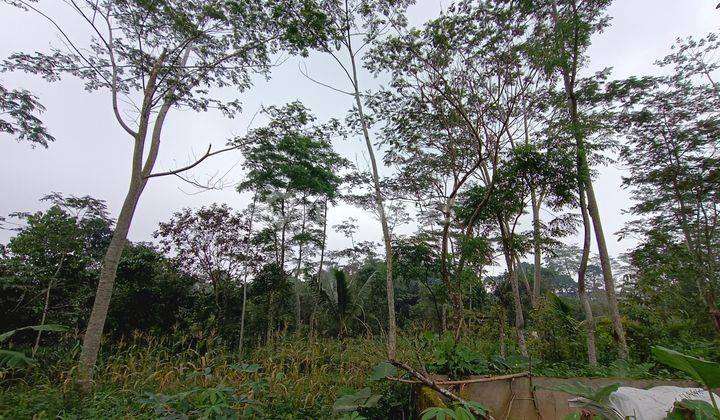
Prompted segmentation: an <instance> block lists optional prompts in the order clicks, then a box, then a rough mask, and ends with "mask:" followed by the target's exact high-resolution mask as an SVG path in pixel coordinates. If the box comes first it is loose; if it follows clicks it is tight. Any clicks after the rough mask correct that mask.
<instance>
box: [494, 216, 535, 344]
mask: <svg viewBox="0 0 720 420" xmlns="http://www.w3.org/2000/svg"><path fill="white" fill-rule="evenodd" d="M498 222H499V224H500V234H501V236H502V244H503V254H505V263H506V265H507V270H508V278H509V281H510V286H511V287H512V295H513V304H514V309H515V328H516V329H517V334H518V347H520V354H522V355H523V356H524V357H527V355H528V351H527V344H526V343H525V317H524V315H523V307H522V301H521V300H520V285H519V284H518V278H517V270H516V268H515V258H514V256H513V253H514V251H513V250H512V248H511V245H510V243H511V239H512V238H511V237H510V231H509V230H508V229H507V226H506V224H505V220H504V219H503V218H502V217H498Z"/></svg>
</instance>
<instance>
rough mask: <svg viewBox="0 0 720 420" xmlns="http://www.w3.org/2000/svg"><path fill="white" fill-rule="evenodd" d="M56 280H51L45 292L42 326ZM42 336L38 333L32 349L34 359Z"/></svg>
mask: <svg viewBox="0 0 720 420" xmlns="http://www.w3.org/2000/svg"><path fill="white" fill-rule="evenodd" d="M53 282H54V279H50V281H49V282H48V287H47V290H46V291H45V304H44V305H43V311H42V317H41V318H40V325H41V326H42V325H45V319H46V318H47V313H48V308H49V307H50V290H51V289H52V286H53ZM41 336H42V331H38V332H37V336H36V337H35V345H34V346H33V349H32V357H35V353H37V350H38V348H39V347H40V337H41Z"/></svg>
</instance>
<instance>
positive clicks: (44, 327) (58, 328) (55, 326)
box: [23, 324, 68, 332]
mask: <svg viewBox="0 0 720 420" xmlns="http://www.w3.org/2000/svg"><path fill="white" fill-rule="evenodd" d="M26 328H29V329H31V330H35V331H54V332H65V331H67V330H68V327H66V326H64V325H58V324H45V325H33V326H30V327H26ZM23 329H24V328H23Z"/></svg>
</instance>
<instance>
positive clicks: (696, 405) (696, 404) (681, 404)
mask: <svg viewBox="0 0 720 420" xmlns="http://www.w3.org/2000/svg"><path fill="white" fill-rule="evenodd" d="M688 418H691V419H695V420H718V419H720V412H718V411H717V410H716V409H715V408H713V406H712V405H710V404H709V403H707V402H706V401H699V400H682V401H676V402H675V404H674V405H673V409H672V411H671V412H670V413H669V414H668V416H667V420H685V419H688Z"/></svg>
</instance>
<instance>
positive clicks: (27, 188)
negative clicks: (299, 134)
mask: <svg viewBox="0 0 720 420" xmlns="http://www.w3.org/2000/svg"><path fill="white" fill-rule="evenodd" d="M40 4H42V5H44V6H45V7H46V10H49V11H50V12H53V13H55V16H57V17H58V20H59V21H60V22H61V23H62V24H64V25H65V26H66V27H68V28H69V33H70V34H71V36H72V37H73V38H76V39H79V40H82V39H86V38H87V32H86V30H85V27H84V26H83V25H82V23H81V22H80V21H78V20H77V19H76V18H75V17H73V16H72V15H71V14H69V13H67V12H66V11H65V9H66V7H65V6H64V5H63V4H62V2H59V1H56V0H44V1H41V2H40ZM448 4H449V2H448V1H437V0H419V1H418V5H416V6H414V7H413V8H412V9H411V10H410V19H411V22H412V23H413V24H414V25H419V24H422V22H423V21H425V20H426V19H428V18H430V17H432V16H435V15H437V13H438V12H439V10H440V8H441V7H442V6H443V5H448ZM716 5H717V0H615V2H614V4H613V5H612V6H611V7H610V9H609V14H610V16H612V18H613V19H612V23H611V26H610V27H609V28H608V29H607V30H606V31H605V32H604V33H602V34H598V35H597V36H596V37H595V38H594V40H593V45H592V47H591V49H590V51H589V55H590V65H589V68H588V71H596V70H600V69H602V68H605V67H612V68H613V69H614V71H613V75H614V76H615V77H618V78H622V77H626V76H630V75H646V74H656V73H657V72H658V69H657V68H656V67H655V66H654V65H653V62H654V61H655V60H657V59H659V58H662V57H663V56H664V55H666V54H667V52H668V51H669V49H670V46H671V45H672V44H673V43H674V40H675V39H676V38H677V37H686V36H704V35H705V34H707V33H708V32H711V31H713V30H715V29H717V27H718V23H719V22H720V11H718V10H716V9H715V6H716ZM0 40H1V41H0V58H4V57H6V56H7V55H9V54H11V53H13V52H17V51H25V52H32V51H47V48H48V46H50V45H56V46H59V45H61V44H60V42H59V39H58V38H57V36H56V33H55V32H54V31H53V30H52V28H51V27H50V26H49V25H48V24H47V21H44V20H42V19H41V18H39V17H38V16H36V15H33V14H31V13H26V12H22V11H18V10H16V9H14V8H12V7H9V6H7V5H5V4H2V5H0ZM300 65H302V66H306V67H307V69H308V71H309V72H310V73H311V75H312V76H313V77H315V78H317V79H320V80H323V81H325V82H328V83H331V84H337V85H341V84H342V83H343V79H342V78H341V77H340V74H339V73H338V69H337V68H336V67H335V66H334V65H333V63H331V62H330V61H328V59H327V58H326V57H323V56H315V55H312V56H310V57H309V58H306V59H299V58H289V59H288V60H287V61H286V62H285V63H284V64H283V65H281V66H280V67H278V68H277V69H276V70H275V71H274V72H273V74H272V79H271V80H270V81H269V82H265V81H264V80H259V81H258V82H257V83H256V84H255V86H254V87H253V88H252V89H251V90H250V91H248V92H245V93H243V94H241V95H240V98H241V100H242V102H243V104H244V109H245V111H244V113H243V114H242V115H240V116H238V117H236V118H235V119H233V120H229V119H226V118H224V117H222V116H220V115H219V114H216V113H212V112H211V113H202V114H198V113H194V112H189V111H182V112H181V111H177V110H175V111H173V112H171V114H170V116H169V118H168V122H167V124H166V127H165V129H164V136H163V143H162V146H161V147H162V149H161V153H160V159H159V161H158V165H157V169H160V170H163V169H172V168H174V167H176V166H178V165H182V164H184V163H187V162H188V161H190V159H191V158H192V156H193V153H195V154H198V153H202V152H203V151H204V150H205V149H206V148H207V145H208V144H210V143H213V144H215V145H222V144H224V142H225V140H226V139H228V138H231V137H233V136H235V135H239V134H242V133H244V132H245V131H246V130H247V128H248V125H249V123H250V121H251V119H252V118H251V117H252V116H253V115H254V114H255V113H256V111H257V110H258V109H259V108H260V107H261V106H262V105H273V104H277V105H281V104H284V103H287V102H289V101H293V100H298V99H299V100H301V101H302V102H304V103H305V105H307V106H308V107H309V108H310V109H312V110H313V112H314V113H315V115H316V116H317V117H318V118H319V120H321V121H322V120H325V119H328V118H332V117H337V118H342V117H343V116H344V115H345V112H346V110H347V109H349V108H350V107H351V98H349V97H346V96H343V95H342V94H338V93H335V92H332V91H330V90H328V89H327V88H324V87H321V86H318V85H316V84H314V83H312V82H311V81H309V80H307V79H306V78H304V77H303V76H302V75H301V74H300V71H299V70H298V67H299V66H300ZM0 81H2V83H3V84H4V85H5V86H6V87H7V88H20V87H22V88H27V89H29V90H31V91H33V92H35V93H36V94H37V95H38V96H39V97H40V99H41V102H42V103H43V104H44V105H45V106H46V107H47V112H46V113H45V114H44V115H43V117H42V118H43V120H44V121H45V124H46V125H47V127H48V128H49V129H50V131H51V133H52V134H53V135H54V136H55V138H56V139H57V140H56V142H55V143H53V144H51V145H50V147H49V148H48V149H43V148H35V149H33V148H31V147H30V146H29V145H28V144H27V143H18V142H16V141H15V140H14V139H12V138H11V137H10V136H8V135H6V134H0V215H7V214H8V213H11V212H15V211H35V210H40V209H42V208H44V207H45V206H44V205H43V204H42V203H40V202H38V199H39V198H40V197H42V196H43V195H44V194H47V193H49V192H51V191H57V192H62V193H64V194H74V195H86V194H87V195H91V196H93V197H95V198H99V199H103V200H106V201H107V204H108V207H109V210H110V212H111V215H112V216H113V217H115V216H116V215H117V212H118V211H119V208H120V205H121V203H122V200H123V198H124V196H125V192H126V188H127V184H128V176H129V170H130V168H129V161H130V156H131V139H130V138H129V137H128V136H127V134H126V133H125V132H124V131H122V129H121V128H120V127H119V126H118V125H117V123H116V121H115V119H114V117H113V116H112V108H111V106H110V100H109V96H108V95H107V94H106V93H105V92H102V93H87V92H85V91H84V90H83V89H82V83H81V82H79V81H77V80H74V79H72V78H66V79H64V80H63V81H61V82H58V83H54V84H47V83H45V82H43V81H42V80H40V79H39V78H37V77H35V76H32V75H26V74H20V73H18V74H0ZM364 82H365V83H364V88H366V89H370V88H373V87H375V86H378V85H379V84H380V83H381V82H380V81H376V80H373V79H372V78H370V77H369V76H367V75H365V78H364ZM225 94H227V95H228V97H232V96H233V95H235V93H234V92H232V91H231V90H226V91H225V92H223V95H225ZM259 123H262V121H258V120H255V121H254V124H256V125H257V124H259ZM336 148H337V150H338V151H339V152H340V153H342V154H343V155H345V156H346V157H347V158H349V159H351V160H352V161H354V162H357V163H358V164H360V165H364V164H365V162H366V160H365V155H364V154H363V149H364V146H363V144H362V143H361V141H360V139H350V140H347V141H344V142H342V143H338V144H336ZM239 161H240V157H239V156H238V155H236V154H235V155H233V154H227V155H224V156H221V157H217V158H214V159H212V160H208V161H206V162H205V163H204V164H203V165H202V166H201V167H200V168H198V169H197V170H196V171H195V172H194V173H193V175H194V176H195V177H197V178H198V179H203V178H205V177H208V176H212V175H214V174H224V173H226V172H227V174H228V175H227V177H226V179H227V180H228V181H237V180H240V179H241V177H242V171H240V169H239V167H238V163H239ZM597 169H599V172H600V176H599V178H598V179H597V181H596V190H597V195H598V198H599V200H600V210H601V214H602V216H603V222H604V224H605V229H606V235H610V234H613V233H615V232H617V231H618V230H619V229H621V228H622V226H623V224H624V223H625V222H626V221H627V215H624V214H623V210H625V209H627V208H628V207H629V206H630V205H631V203H630V201H629V198H628V193H627V192H626V191H624V190H623V189H622V187H621V175H622V168H621V167H618V166H610V167H604V168H597ZM193 191H194V190H193V189H192V188H191V187H189V186H188V185H187V184H184V183H182V182H181V181H180V180H179V179H177V178H174V177H165V178H155V179H152V180H151V181H150V182H149V184H148V187H147V188H146V189H145V192H144V193H143V196H142V198H141V201H140V205H139V207H138V209H137V212H136V215H135V219H134V221H133V226H132V229H131V231H130V239H131V240H134V241H147V240H151V239H152V232H153V231H154V230H155V229H156V227H157V224H158V222H160V221H165V220H168V219H169V218H170V217H171V215H172V213H173V212H174V211H177V210H179V209H180V208H183V207H199V206H202V205H205V204H210V203H213V202H218V203H227V204H228V205H230V206H232V207H235V208H238V209H241V208H243V207H245V206H246V205H247V203H248V197H246V196H241V195H239V194H238V193H236V192H235V191H234V188H232V186H231V187H229V188H226V189H224V190H222V191H209V192H204V193H201V194H189V193H190V192H193ZM349 216H353V217H355V218H357V219H359V221H360V223H359V224H360V231H359V234H358V236H359V239H360V240H375V241H379V240H380V239H381V231H380V228H379V225H378V223H377V222H376V221H375V220H374V219H373V218H372V217H371V216H370V215H367V214H363V213H361V212H360V211H358V210H357V209H353V208H350V207H347V206H339V207H336V208H333V209H331V211H330V213H329V224H330V225H332V224H336V223H338V222H340V221H341V220H343V219H345V218H347V217H349ZM408 229H409V230H410V231H412V230H413V229H412V227H410V228H408ZM10 236H11V232H8V231H0V243H4V242H6V241H7V239H8V238H9V237H10ZM356 239H358V238H356ZM328 240H329V244H331V246H332V247H333V248H340V247H342V246H345V245H346V244H345V242H346V241H345V239H344V238H342V237H341V236H340V235H338V234H336V233H334V232H330V233H329V238H328ZM568 242H577V240H576V238H569V239H568ZM633 245H634V243H633V241H632V240H624V241H622V242H618V241H617V240H616V239H615V237H614V236H613V237H612V238H610V239H609V243H608V246H609V248H610V252H611V254H613V255H618V254H620V253H622V252H624V251H626V250H628V249H629V248H632V246H633Z"/></svg>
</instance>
